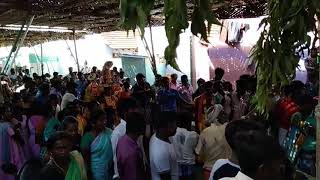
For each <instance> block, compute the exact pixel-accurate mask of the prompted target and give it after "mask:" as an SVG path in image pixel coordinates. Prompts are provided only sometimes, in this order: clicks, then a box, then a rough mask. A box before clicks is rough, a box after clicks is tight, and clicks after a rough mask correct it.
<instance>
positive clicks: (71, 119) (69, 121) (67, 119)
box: [60, 116, 78, 131]
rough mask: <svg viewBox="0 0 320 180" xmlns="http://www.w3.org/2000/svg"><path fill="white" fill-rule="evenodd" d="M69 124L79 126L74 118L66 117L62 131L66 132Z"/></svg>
mask: <svg viewBox="0 0 320 180" xmlns="http://www.w3.org/2000/svg"><path fill="white" fill-rule="evenodd" d="M69 124H77V125H78V121H77V119H76V118H75V117H74V116H66V117H65V118H64V119H63V121H62V124H61V128H60V130H61V131H64V130H65V129H66V128H67V126H68V125H69Z"/></svg>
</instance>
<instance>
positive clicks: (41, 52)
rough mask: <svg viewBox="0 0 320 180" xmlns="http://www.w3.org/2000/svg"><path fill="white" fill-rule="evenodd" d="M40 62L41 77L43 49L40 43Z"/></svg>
mask: <svg viewBox="0 0 320 180" xmlns="http://www.w3.org/2000/svg"><path fill="white" fill-rule="evenodd" d="M40 57H41V59H40V62H41V75H42V76H43V49H42V43H41V44H40Z"/></svg>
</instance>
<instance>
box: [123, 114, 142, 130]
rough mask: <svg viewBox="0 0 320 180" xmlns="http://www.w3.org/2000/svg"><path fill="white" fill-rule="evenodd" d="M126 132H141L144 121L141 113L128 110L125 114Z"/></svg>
mask: <svg viewBox="0 0 320 180" xmlns="http://www.w3.org/2000/svg"><path fill="white" fill-rule="evenodd" d="M126 127H127V133H134V134H143V133H144V132H145V129H146V122H145V119H144V116H143V114H142V113H138V112H130V113H128V115H127V125H126Z"/></svg>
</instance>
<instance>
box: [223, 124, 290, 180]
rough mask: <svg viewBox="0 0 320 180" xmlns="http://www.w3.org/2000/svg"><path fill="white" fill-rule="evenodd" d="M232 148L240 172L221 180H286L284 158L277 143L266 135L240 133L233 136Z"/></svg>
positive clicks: (254, 131) (287, 177) (252, 132)
mask: <svg viewBox="0 0 320 180" xmlns="http://www.w3.org/2000/svg"><path fill="white" fill-rule="evenodd" d="M234 143H235V144H234V146H235V147H236V148H235V152H236V155H237V159H238V161H239V165H240V168H241V171H239V172H238V173H237V175H236V176H235V177H233V178H223V179H221V180H253V179H254V180H270V179H273V180H286V179H291V178H292V177H291V174H288V173H287V171H288V169H286V165H287V164H286V157H285V153H284V151H283V150H282V149H281V147H280V145H279V143H278V142H277V141H276V140H275V139H273V138H272V137H271V136H268V135H266V133H264V132H261V131H256V130H250V131H242V132H239V133H236V134H235V136H234Z"/></svg>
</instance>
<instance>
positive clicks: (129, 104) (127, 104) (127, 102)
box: [117, 97, 138, 119]
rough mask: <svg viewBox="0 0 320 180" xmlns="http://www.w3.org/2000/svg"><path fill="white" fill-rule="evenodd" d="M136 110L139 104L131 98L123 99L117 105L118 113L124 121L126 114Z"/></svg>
mask: <svg viewBox="0 0 320 180" xmlns="http://www.w3.org/2000/svg"><path fill="white" fill-rule="evenodd" d="M134 108H138V102H137V101H136V100H135V99H134V98H132V97H130V98H123V99H120V100H119V101H118V104H117V112H118V114H119V116H120V117H121V118H122V119H124V118H125V117H124V116H125V114H126V113H127V112H128V111H129V110H130V109H134Z"/></svg>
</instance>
